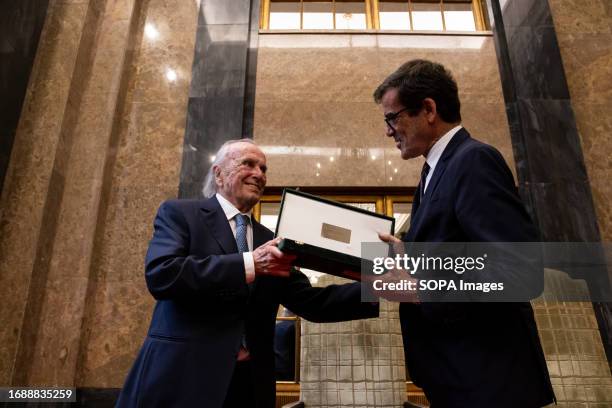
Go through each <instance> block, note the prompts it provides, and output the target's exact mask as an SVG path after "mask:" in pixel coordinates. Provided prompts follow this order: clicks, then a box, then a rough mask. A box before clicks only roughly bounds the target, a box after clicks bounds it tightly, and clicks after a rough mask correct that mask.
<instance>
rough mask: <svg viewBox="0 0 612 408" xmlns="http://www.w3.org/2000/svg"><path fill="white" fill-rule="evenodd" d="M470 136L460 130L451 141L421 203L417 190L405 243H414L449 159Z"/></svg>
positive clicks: (465, 131)
mask: <svg viewBox="0 0 612 408" xmlns="http://www.w3.org/2000/svg"><path fill="white" fill-rule="evenodd" d="M469 137H470V134H469V133H468V132H467V130H465V129H464V128H461V129H459V131H457V133H456V134H455V135H454V136H453V138H452V139H451V140H450V142H449V143H448V145H446V148H445V149H444V152H442V156H441V157H440V160H438V163H437V164H436V167H435V168H434V173H433V175H432V176H431V180H429V184H428V186H427V191H426V192H425V194H424V195H423V201H422V202H421V200H420V197H419V194H418V191H419V189H418V188H417V194H415V196H414V201H413V204H412V213H411V215H410V228H409V229H408V232H407V233H406V235H405V237H404V240H405V241H414V239H415V236H416V232H417V231H418V230H419V226H420V224H421V220H422V219H423V216H424V215H423V214H424V213H426V212H427V208H426V207H427V204H428V203H429V200H430V198H431V197H433V193H434V191H435V190H436V188H437V187H438V184H439V182H440V180H441V179H442V175H443V174H444V172H445V171H446V167H447V165H448V159H450V158H451V157H452V156H453V154H454V153H455V151H456V150H457V148H458V147H459V146H460V145H461V144H462V143H463V142H464V141H466V140H467V139H468V138H469Z"/></svg>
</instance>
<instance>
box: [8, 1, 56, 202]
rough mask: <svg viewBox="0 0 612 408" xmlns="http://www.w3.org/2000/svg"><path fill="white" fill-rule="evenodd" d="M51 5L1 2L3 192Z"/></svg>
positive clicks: (35, 2) (44, 3) (28, 2)
mask: <svg viewBox="0 0 612 408" xmlns="http://www.w3.org/2000/svg"><path fill="white" fill-rule="evenodd" d="M48 5H49V1H48V0H22V1H19V2H13V1H11V2H8V1H5V2H2V3H0V39H1V40H0V95H2V98H0V191H2V185H3V183H4V176H5V175H6V169H7V167H8V163H9V158H10V156H11V150H12V147H13V140H14V139H15V131H16V130H17V123H18V121H19V116H20V115H21V108H22V106H23V101H24V99H25V94H26V88H27V86H28V80H29V78H30V72H31V71H32V64H33V62H34V57H35V55H36V50H37V48H38V41H39V39H40V33H41V31H42V28H43V24H44V22H45V17H46V15H47V7H48Z"/></svg>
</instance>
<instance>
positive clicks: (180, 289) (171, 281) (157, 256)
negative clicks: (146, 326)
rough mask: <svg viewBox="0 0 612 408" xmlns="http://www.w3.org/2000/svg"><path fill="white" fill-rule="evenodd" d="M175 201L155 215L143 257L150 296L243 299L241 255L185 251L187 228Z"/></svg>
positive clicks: (167, 203)
mask: <svg viewBox="0 0 612 408" xmlns="http://www.w3.org/2000/svg"><path fill="white" fill-rule="evenodd" d="M176 203H177V202H176V201H167V202H165V203H163V204H162V205H161V206H160V208H159V210H158V212H157V216H156V217H155V222H154V232H153V238H152V239H151V242H150V243H149V249H148V251H147V255H146V258H145V279H146V282H147V287H148V289H149V291H150V292H151V294H152V295H153V297H154V298H155V299H158V300H163V299H176V298H181V299H184V298H190V297H199V298H203V297H210V298H211V300H214V301H221V302H231V301H234V300H236V299H241V298H246V296H247V294H248V287H247V284H246V278H245V272H244V260H243V257H242V255H241V254H239V253H236V254H223V255H209V256H205V257H197V256H194V255H192V254H189V248H190V235H189V227H188V224H187V221H186V220H185V216H184V214H183V212H182V210H181V209H180V208H178V205H177V204H176ZM243 300H244V299H243Z"/></svg>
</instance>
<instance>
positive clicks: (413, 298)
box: [364, 232, 419, 303]
mask: <svg viewBox="0 0 612 408" xmlns="http://www.w3.org/2000/svg"><path fill="white" fill-rule="evenodd" d="M378 238H380V240H381V241H383V242H386V243H388V244H389V245H390V246H393V252H394V253H395V254H399V255H403V254H404V253H405V252H406V250H405V247H404V242H402V240H400V239H399V238H397V237H395V236H393V235H391V234H384V233H381V232H379V233H378ZM376 279H382V281H383V282H385V283H399V282H402V281H411V282H414V286H415V288H416V287H418V282H419V281H418V279H416V278H415V277H413V276H412V275H410V274H409V273H408V272H406V271H404V270H397V269H392V270H389V271H388V272H387V273H385V274H384V275H382V276H377V277H372V276H369V277H368V279H367V282H364V283H366V284H370V285H371V284H372V283H373V281H374V280H376ZM378 295H379V296H380V297H382V298H384V299H387V300H389V301H392V302H405V303H419V295H418V291H417V290H414V291H410V292H403V293H393V292H391V291H385V292H382V293H378Z"/></svg>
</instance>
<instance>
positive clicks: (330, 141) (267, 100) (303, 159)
mask: <svg viewBox="0 0 612 408" xmlns="http://www.w3.org/2000/svg"><path fill="white" fill-rule="evenodd" d="M413 58H427V59H431V60H434V61H439V62H441V63H442V64H444V65H445V66H446V67H447V68H449V69H450V70H451V71H452V72H453V74H454V76H455V79H456V81H457V83H458V86H459V93H460V98H461V102H462V116H463V124H464V125H465V126H466V128H467V129H468V130H469V131H470V132H471V133H472V135H473V136H474V137H476V138H479V139H481V140H483V141H486V142H488V143H490V144H492V145H494V146H495V147H497V148H498V149H499V150H500V151H501V152H502V154H503V155H504V157H505V158H506V160H507V161H508V164H509V165H510V167H511V168H512V169H514V160H513V155H512V146H511V143H510V136H509V130H508V122H507V119H506V113H505V107H504V101H503V96H502V91H501V86H500V78H499V73H498V69H497V60H496V55H495V48H494V46H493V41H492V37H491V36H490V35H486V34H484V35H464V36H444V35H427V36H425V35H393V34H378V35H376V34H365V33H359V34H333V35H332V34H321V33H320V34H272V33H260V35H259V53H258V70H257V90H256V92H257V94H256V99H255V130H254V137H255V140H256V141H257V142H258V143H259V144H261V145H263V146H264V150H265V151H266V153H267V155H268V160H269V176H268V184H269V185H273V186H403V187H405V186H416V184H417V183H418V179H419V175H420V171H421V166H422V162H421V161H420V160H409V161H403V160H401V158H400V156H399V151H398V150H397V149H396V148H395V145H394V144H393V143H392V141H391V140H390V139H388V138H387V137H385V134H384V131H385V124H384V122H383V120H382V113H381V112H380V111H379V108H378V106H377V105H376V104H375V103H374V101H373V98H372V93H373V92H374V89H375V88H376V86H377V85H378V84H379V83H380V82H381V81H382V80H383V79H384V78H385V77H386V76H387V75H389V74H390V73H391V72H393V71H394V70H395V69H396V68H397V67H399V66H400V65H401V64H402V63H403V62H405V61H407V60H410V59H413ZM332 160H333V161H332ZM317 164H319V165H317Z"/></svg>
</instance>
